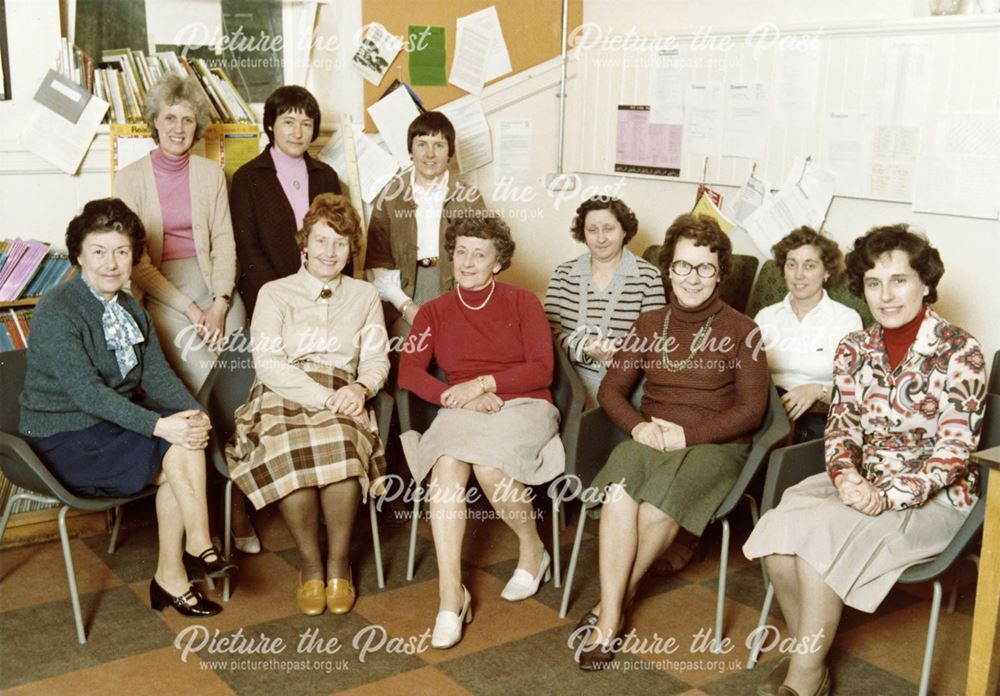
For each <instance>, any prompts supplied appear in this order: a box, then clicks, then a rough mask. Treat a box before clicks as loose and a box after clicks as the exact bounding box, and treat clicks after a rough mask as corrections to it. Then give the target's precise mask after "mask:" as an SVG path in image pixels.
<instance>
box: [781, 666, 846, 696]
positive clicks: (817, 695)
mask: <svg viewBox="0 0 1000 696" xmlns="http://www.w3.org/2000/svg"><path fill="white" fill-rule="evenodd" d="M832 688H833V682H832V681H831V680H830V670H829V669H827V670H825V671H824V672H823V679H822V680H821V681H820V683H819V686H817V687H816V691H814V692H813V695H812V696H830V689H832ZM777 696H799V692H798V691H796V690H795V689H793V688H792V687H790V686H780V687H778V691H777Z"/></svg>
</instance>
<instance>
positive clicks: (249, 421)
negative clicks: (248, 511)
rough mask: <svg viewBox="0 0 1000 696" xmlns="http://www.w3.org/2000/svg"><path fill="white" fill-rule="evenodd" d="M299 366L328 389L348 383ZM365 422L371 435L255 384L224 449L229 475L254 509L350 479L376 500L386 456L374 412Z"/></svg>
mask: <svg viewBox="0 0 1000 696" xmlns="http://www.w3.org/2000/svg"><path fill="white" fill-rule="evenodd" d="M300 366H301V367H303V369H304V370H305V372H306V373H307V374H308V375H309V376H310V377H311V378H312V379H314V380H316V381H317V382H318V383H320V384H322V385H323V386H326V387H329V388H330V389H339V388H340V387H342V386H344V385H345V384H349V380H350V378H351V375H349V374H348V373H347V372H344V371H343V370H338V369H335V368H332V367H328V366H319V365H314V364H304V365H300ZM368 417H369V419H370V420H371V427H372V429H371V431H366V430H363V429H362V428H361V427H360V426H359V425H358V424H357V423H356V422H355V421H354V420H353V419H351V418H348V417H347V416H343V415H338V414H333V413H331V412H330V411H329V410H327V409H320V410H314V409H308V408H304V407H303V406H301V405H300V404H298V403H295V402H294V401H289V400H288V399H285V398H284V397H282V396H280V395H278V394H277V393H275V392H273V391H271V389H269V388H268V387H267V386H266V385H264V384H263V383H261V382H260V381H259V380H256V381H255V382H254V384H253V387H252V388H251V389H250V395H249V396H248V397H247V402H246V403H245V404H243V405H242V406H240V407H239V409H237V411H236V429H235V432H234V434H233V438H232V440H230V442H229V444H228V445H227V446H226V461H227V463H228V464H229V473H230V476H232V479H233V481H234V482H235V483H236V485H237V486H239V488H240V490H241V491H243V492H244V493H245V494H246V496H247V498H249V499H250V502H252V503H253V505H254V507H255V508H256V509H258V510H259V509H260V508H262V507H264V506H265V505H268V504H270V503H273V502H274V501H276V500H280V499H281V498H284V497H285V496H286V495H288V494H289V493H291V492H293V491H296V490H298V489H300V488H306V487H310V486H317V487H322V486H327V485H329V484H331V483H337V482H338V481H343V480H345V479H349V478H355V477H356V478H357V479H358V481H359V482H360V484H361V494H362V498H363V499H364V500H367V497H368V491H369V487H371V488H372V494H373V495H380V494H381V493H382V487H383V484H382V481H381V477H382V475H383V474H384V473H385V452H384V450H383V448H382V441H381V440H380V439H379V436H378V431H377V427H376V421H375V413H374V412H373V411H369V413H368Z"/></svg>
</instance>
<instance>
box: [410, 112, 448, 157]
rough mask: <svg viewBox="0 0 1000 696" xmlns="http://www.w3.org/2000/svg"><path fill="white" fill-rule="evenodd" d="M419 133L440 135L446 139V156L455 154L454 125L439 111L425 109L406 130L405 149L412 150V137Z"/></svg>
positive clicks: (417, 135) (418, 135) (419, 134)
mask: <svg viewBox="0 0 1000 696" xmlns="http://www.w3.org/2000/svg"><path fill="white" fill-rule="evenodd" d="M421 135H440V136H443V137H444V139H445V140H447V141H448V157H449V158H451V157H454V156H455V126H453V125H451V121H449V120H448V117H447V116H445V115H444V114H442V113H441V112H440V111H425V112H424V113H422V114H420V115H419V116H417V117H416V118H415V119H413V121H412V122H411V123H410V127H409V128H408V129H407V130H406V151H407V152H411V153H412V152H413V139H414V138H417V137H420V136H421Z"/></svg>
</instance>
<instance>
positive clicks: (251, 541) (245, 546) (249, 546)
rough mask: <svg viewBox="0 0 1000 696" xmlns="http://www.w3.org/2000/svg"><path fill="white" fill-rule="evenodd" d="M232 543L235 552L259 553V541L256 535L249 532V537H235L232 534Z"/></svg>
mask: <svg viewBox="0 0 1000 696" xmlns="http://www.w3.org/2000/svg"><path fill="white" fill-rule="evenodd" d="M233 543H234V544H235V545H236V550H237V551H240V552H242V553H247V554H256V553H260V549H261V546H260V539H258V538H257V535H256V534H255V533H253V532H251V534H250V536H245V537H241V536H236V535H235V534H233Z"/></svg>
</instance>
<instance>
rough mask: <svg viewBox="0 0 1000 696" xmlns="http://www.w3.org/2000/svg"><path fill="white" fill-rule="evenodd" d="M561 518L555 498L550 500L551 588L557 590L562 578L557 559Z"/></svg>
mask: <svg viewBox="0 0 1000 696" xmlns="http://www.w3.org/2000/svg"><path fill="white" fill-rule="evenodd" d="M561 519H562V517H561V516H560V515H559V501H558V500H557V499H556V498H552V565H554V566H555V568H553V571H555V572H553V574H552V580H553V583H552V584H553V587H555V588H556V589H559V583H560V581H561V579H562V578H560V575H561V573H562V568H561V566H560V559H559V529H560V524H559V521H560V520H561Z"/></svg>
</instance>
